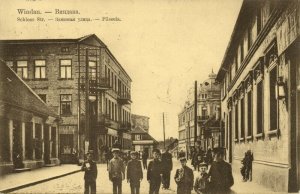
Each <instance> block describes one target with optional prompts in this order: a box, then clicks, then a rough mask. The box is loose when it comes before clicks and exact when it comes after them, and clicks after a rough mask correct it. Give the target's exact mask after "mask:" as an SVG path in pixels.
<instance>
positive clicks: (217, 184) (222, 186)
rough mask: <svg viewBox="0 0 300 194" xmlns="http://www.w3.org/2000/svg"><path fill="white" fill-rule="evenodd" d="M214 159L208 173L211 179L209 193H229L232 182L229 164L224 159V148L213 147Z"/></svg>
mask: <svg viewBox="0 0 300 194" xmlns="http://www.w3.org/2000/svg"><path fill="white" fill-rule="evenodd" d="M213 153H214V161H213V162H212V164H211V167H210V169H209V172H208V175H209V176H210V181H211V183H210V184H211V185H210V187H211V193H230V187H231V186H232V185H233V184H234V180H233V176H232V169H231V165H230V164H229V163H227V162H225V161H224V148H214V149H213Z"/></svg>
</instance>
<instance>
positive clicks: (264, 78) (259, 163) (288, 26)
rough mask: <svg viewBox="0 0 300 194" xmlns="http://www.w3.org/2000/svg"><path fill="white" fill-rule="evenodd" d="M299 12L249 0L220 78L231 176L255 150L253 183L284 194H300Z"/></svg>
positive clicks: (294, 2)
mask: <svg viewBox="0 0 300 194" xmlns="http://www.w3.org/2000/svg"><path fill="white" fill-rule="evenodd" d="M299 6H300V1H299V0H289V1H273V0H263V1H253V0H245V1H244V2H243V4H242V7H241V10H240V12H239V15H238V19H237V21H236V24H235V27H234V30H233V32H232V35H231V39H230V41H229V44H228V47H227V50H226V52H225V55H224V58H223V61H222V63H221V68H220V70H219V72H218V74H217V80H218V81H219V82H221V84H222V103H221V110H222V120H224V121H225V129H226V135H225V137H226V143H225V145H226V149H227V153H228V155H227V157H228V160H229V162H231V163H232V166H233V170H235V171H237V172H238V171H239V170H240V167H241V159H242V158H243V157H244V153H245V152H246V151H247V150H251V151H252V153H253V156H254V161H253V169H252V171H253V173H252V180H253V181H255V182H257V183H259V184H261V185H264V186H266V187H269V188H271V189H273V190H274V191H281V192H287V191H298V190H299V189H300V185H299V183H300V157H299V156H300V155H299V153H300V150H299V142H300V133H299V131H300V130H299V126H300V125H299V121H300V119H299V118H300V117H299V115H300V77H299V76H300V63H299V61H300V60H299V59H300V57H299V56H300V55H299V48H300V44H299V35H300V28H299V27H300V25H299V24H300V18H299V15H300V9H299Z"/></svg>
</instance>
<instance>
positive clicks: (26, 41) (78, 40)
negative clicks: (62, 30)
mask: <svg viewBox="0 0 300 194" xmlns="http://www.w3.org/2000/svg"><path fill="white" fill-rule="evenodd" d="M89 38H94V39H96V40H97V42H99V44H100V45H101V46H100V47H102V48H105V49H106V50H107V52H108V54H109V55H110V56H111V57H112V58H113V60H114V61H115V62H116V64H117V65H118V66H119V68H120V69H121V70H122V71H123V72H124V73H125V75H126V76H127V77H128V78H129V80H130V81H132V79H131V78H130V76H129V75H128V74H127V72H126V71H125V69H124V68H123V67H122V65H121V64H120V63H119V61H118V60H117V59H116V58H115V56H114V55H113V54H112V53H111V51H110V50H109V49H108V47H107V46H106V45H105V44H104V43H103V42H102V41H101V39H100V38H99V37H98V36H96V35H95V34H89V35H86V36H82V37H79V38H61V39H60V38H58V39H15V40H0V44H51V43H84V41H86V40H87V39H89Z"/></svg>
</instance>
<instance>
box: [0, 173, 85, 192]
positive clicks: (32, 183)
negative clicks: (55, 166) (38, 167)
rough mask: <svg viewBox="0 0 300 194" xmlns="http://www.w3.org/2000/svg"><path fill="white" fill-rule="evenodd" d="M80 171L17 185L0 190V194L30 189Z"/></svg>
mask: <svg viewBox="0 0 300 194" xmlns="http://www.w3.org/2000/svg"><path fill="white" fill-rule="evenodd" d="M80 171H81V170H75V171H71V172H68V173H65V174H61V175H57V176H54V177H50V178H47V179H42V180H38V181H34V182H31V183H27V184H24V185H19V186H15V187H11V188H8V189H4V190H0V193H10V192H13V191H16V190H19V189H23V188H26V187H30V186H33V185H37V184H40V183H43V182H47V181H51V180H54V179H58V178H61V177H64V176H68V175H71V174H75V173H77V172H80Z"/></svg>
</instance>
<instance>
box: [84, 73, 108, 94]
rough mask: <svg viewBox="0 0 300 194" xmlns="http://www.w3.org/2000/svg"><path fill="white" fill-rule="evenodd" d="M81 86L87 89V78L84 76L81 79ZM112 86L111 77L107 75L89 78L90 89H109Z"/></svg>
mask: <svg viewBox="0 0 300 194" xmlns="http://www.w3.org/2000/svg"><path fill="white" fill-rule="evenodd" d="M80 88H81V89H82V90H84V89H85V79H84V77H82V78H81V79H80ZM110 88H111V86H110V84H109V79H108V78H107V77H101V78H98V79H90V80H89V90H90V91H91V92H92V93H93V92H97V91H103V90H109V89H110Z"/></svg>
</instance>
